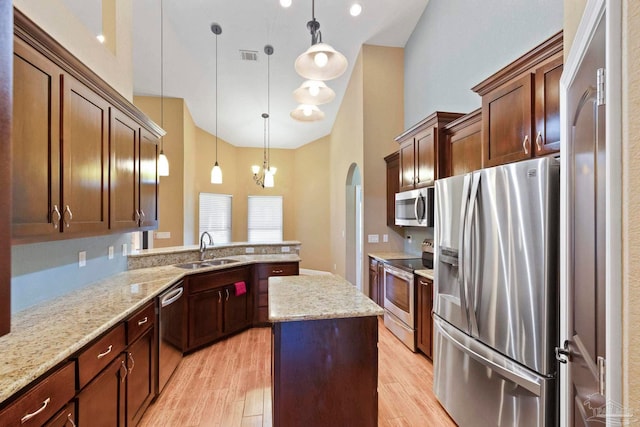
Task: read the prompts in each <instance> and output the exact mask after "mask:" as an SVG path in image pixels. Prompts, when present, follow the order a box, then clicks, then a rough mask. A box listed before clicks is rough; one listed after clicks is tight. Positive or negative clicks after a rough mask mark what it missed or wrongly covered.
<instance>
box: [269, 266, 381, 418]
mask: <svg viewBox="0 0 640 427" xmlns="http://www.w3.org/2000/svg"><path fill="white" fill-rule="evenodd" d="M383 313H384V312H383V310H382V308H381V307H380V306H378V305H377V304H375V303H374V302H373V301H371V300H370V299H369V298H368V297H367V296H365V295H364V294H362V293H361V292H360V291H358V290H357V289H356V288H355V287H354V286H353V285H351V284H350V283H349V282H347V281H346V280H344V279H342V278H340V277H338V276H335V275H317V276H288V277H271V278H270V279H269V320H270V321H271V322H273V329H272V331H273V332H272V393H273V425H274V426H276V427H284V426H302V425H304V426H308V427H310V426H326V425H343V426H347V425H358V426H363V427H366V426H376V425H377V422H378V392H377V383H378V318H377V316H380V315H382V314H383Z"/></svg>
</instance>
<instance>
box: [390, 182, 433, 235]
mask: <svg viewBox="0 0 640 427" xmlns="http://www.w3.org/2000/svg"><path fill="white" fill-rule="evenodd" d="M433 192H434V190H433V187H426V188H420V189H418V190H410V191H403V192H401V193H396V225H404V226H413V227H433Z"/></svg>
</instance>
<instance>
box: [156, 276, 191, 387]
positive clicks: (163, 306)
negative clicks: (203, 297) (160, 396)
mask: <svg viewBox="0 0 640 427" xmlns="http://www.w3.org/2000/svg"><path fill="white" fill-rule="evenodd" d="M183 295H184V282H183V281H182V280H181V281H179V282H178V283H176V284H175V285H173V286H172V287H171V288H169V289H168V290H167V291H165V292H164V293H162V294H161V295H160V296H159V297H158V307H159V314H158V316H159V324H160V327H159V328H158V386H157V387H158V393H160V392H161V391H162V390H163V389H164V387H165V385H167V382H168V381H169V378H171V375H172V374H173V372H174V371H175V370H176V368H177V367H178V365H179V364H180V360H182V348H183V345H184V340H185V336H184V334H185V327H184V325H185V317H184V316H185V298H184V297H183Z"/></svg>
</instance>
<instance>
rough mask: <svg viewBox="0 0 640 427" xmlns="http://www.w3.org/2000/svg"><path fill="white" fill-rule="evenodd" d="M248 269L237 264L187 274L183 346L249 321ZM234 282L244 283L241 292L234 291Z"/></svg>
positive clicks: (214, 337) (245, 325)
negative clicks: (185, 342)
mask: <svg viewBox="0 0 640 427" xmlns="http://www.w3.org/2000/svg"><path fill="white" fill-rule="evenodd" d="M250 272H251V269H250V267H238V268H233V269H229V270H223V271H216V272H209V273H201V274H198V275H194V276H190V277H189V278H188V282H187V287H188V293H189V297H188V299H187V305H188V307H187V311H188V313H189V314H188V327H187V329H188V334H187V336H188V338H187V350H194V349H196V348H198V347H201V346H203V345H206V344H210V343H212V342H213V341H215V340H217V339H219V338H221V337H223V336H227V335H229V334H232V333H234V332H238V331H240V330H242V329H246V328H248V327H249V326H250V325H251V296H250V295H251V288H250V285H251V284H250V278H251V273H250ZM237 282H244V283H245V287H246V292H245V293H239V292H236V287H235V283H237Z"/></svg>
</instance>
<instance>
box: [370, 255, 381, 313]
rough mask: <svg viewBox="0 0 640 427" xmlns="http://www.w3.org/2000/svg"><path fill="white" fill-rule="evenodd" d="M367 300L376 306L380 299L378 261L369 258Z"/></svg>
mask: <svg viewBox="0 0 640 427" xmlns="http://www.w3.org/2000/svg"><path fill="white" fill-rule="evenodd" d="M369 298H371V299H372V300H373V302H375V303H376V304H378V301H379V299H380V295H379V294H378V261H376V260H375V259H373V258H369Z"/></svg>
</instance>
